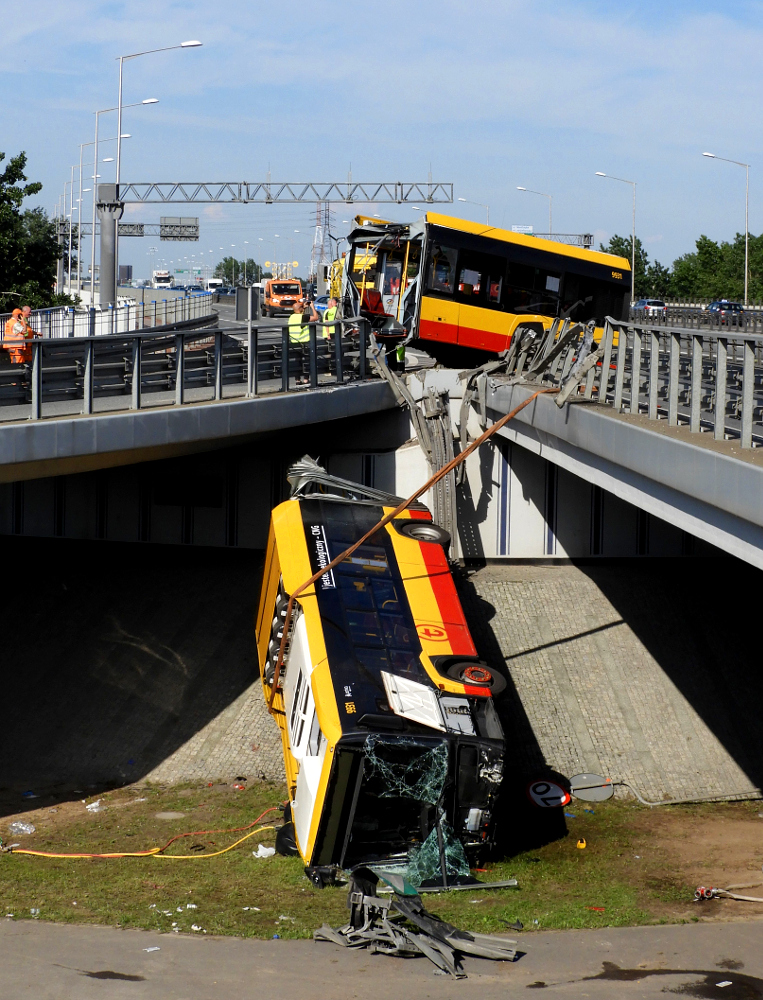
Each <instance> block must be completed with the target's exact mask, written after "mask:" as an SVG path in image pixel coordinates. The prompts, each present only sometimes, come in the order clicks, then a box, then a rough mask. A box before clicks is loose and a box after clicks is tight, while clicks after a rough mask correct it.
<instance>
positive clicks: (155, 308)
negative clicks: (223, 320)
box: [0, 292, 214, 340]
mask: <svg viewBox="0 0 763 1000" xmlns="http://www.w3.org/2000/svg"><path fill="white" fill-rule="evenodd" d="M213 299H214V296H213V295H212V293H211V292H193V293H191V295H186V296H183V297H179V298H176V299H162V300H161V301H159V302H120V303H118V304H117V305H115V306H114V305H110V306H108V307H106V308H104V309H101V308H100V307H93V306H91V307H90V308H88V309H80V308H75V307H74V306H59V307H58V308H55V309H35V310H34V311H33V312H32V316H31V318H30V321H29V325H30V326H31V327H32V329H33V330H34V331H35V333H37V334H39V335H40V336H41V337H42V338H43V339H44V340H59V339H62V338H69V337H106V336H112V335H115V334H120V333H130V332H131V331H133V330H151V329H153V328H154V327H157V326H173V325H174V324H176V323H184V322H190V321H191V320H198V319H205V318H206V317H207V316H212V315H214V310H213V308H212V306H213ZM10 316H11V313H0V331H3V330H5V324H6V322H7V320H8V319H9V318H10Z"/></svg>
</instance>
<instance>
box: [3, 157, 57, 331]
mask: <svg viewBox="0 0 763 1000" xmlns="http://www.w3.org/2000/svg"><path fill="white" fill-rule="evenodd" d="M4 159H5V153H0V163H2V161H3V160H4ZM25 167H26V153H23V152H21V153H19V154H18V156H14V157H12V158H11V159H10V160H9V161H8V165H7V167H6V168H5V170H3V172H2V173H0V283H1V284H2V287H0V310H3V311H5V312H7V311H8V310H10V309H14V308H15V307H16V306H17V305H19V304H23V305H27V304H28V305H30V306H32V307H34V308H40V307H43V306H50V305H55V304H56V303H71V301H72V300H71V299H70V298H69V297H68V296H63V295H56V294H55V293H54V292H53V282H54V280H55V277H56V264H57V262H58V259H59V257H60V256H61V255H62V248H61V247H60V246H59V245H58V242H57V241H56V233H55V225H54V223H53V222H52V221H51V220H50V219H49V218H48V217H47V215H46V213H45V212H44V211H43V209H41V208H32V209H26V210H25V211H22V209H21V205H22V202H23V201H24V199H25V198H28V197H30V196H31V195H34V194H38V193H39V192H40V191H41V190H42V184H40V183H39V181H35V182H33V183H31V184H26V183H24V182H25V181H26V180H27V178H26V175H25V173H24V169H25Z"/></svg>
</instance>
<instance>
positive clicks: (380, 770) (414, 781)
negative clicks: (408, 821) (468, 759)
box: [365, 734, 448, 806]
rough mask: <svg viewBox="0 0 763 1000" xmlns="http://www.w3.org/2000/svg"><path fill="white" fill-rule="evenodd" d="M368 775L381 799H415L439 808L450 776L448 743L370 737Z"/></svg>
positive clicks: (367, 744) (366, 745) (366, 757)
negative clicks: (438, 804) (424, 742)
mask: <svg viewBox="0 0 763 1000" xmlns="http://www.w3.org/2000/svg"><path fill="white" fill-rule="evenodd" d="M365 773H366V776H367V778H368V779H369V784H370V783H372V782H373V784H374V787H375V788H376V789H378V791H377V795H378V796H379V797H380V798H401V799H415V800H416V801H417V802H423V803H426V804H427V805H429V806H435V805H437V803H438V802H439V801H440V797H441V796H442V790H443V788H444V787H445V780H446V778H447V776H448V744H447V743H446V742H445V741H442V742H440V743H435V744H434V745H431V746H427V745H425V744H424V745H422V743H421V742H419V741H418V740H412V739H404V738H403V739H396V740H391V739H388V738H385V737H381V736H377V735H375V734H372V735H370V736H369V737H368V738H367V740H366V742H365Z"/></svg>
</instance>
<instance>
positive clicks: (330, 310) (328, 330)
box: [323, 296, 337, 340]
mask: <svg viewBox="0 0 763 1000" xmlns="http://www.w3.org/2000/svg"><path fill="white" fill-rule="evenodd" d="M336 313H337V301H336V299H335V298H334V297H333V296H332V297H331V298H330V299H329V304H328V306H327V307H326V310H325V312H324V313H323V322H324V323H331V321H332V319H336ZM335 332H336V324H333V325H331V326H324V327H323V336H324V337H325V338H326V339H327V340H328V339H329V337H333V336H334V333H335Z"/></svg>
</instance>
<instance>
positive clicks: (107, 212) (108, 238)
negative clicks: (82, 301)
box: [97, 184, 124, 308]
mask: <svg viewBox="0 0 763 1000" xmlns="http://www.w3.org/2000/svg"><path fill="white" fill-rule="evenodd" d="M116 193H117V192H116V184H99V185H98V205H97V208H98V219H99V221H100V224H101V264H100V278H99V287H100V295H99V300H100V304H101V308H104V307H105V306H108V305H109V304H111V303H114V304H115V305H116V301H117V276H116V243H117V223H118V222H119V220H120V219H121V218H122V213H123V212H124V203H123V202H120V201H117V198H116Z"/></svg>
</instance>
